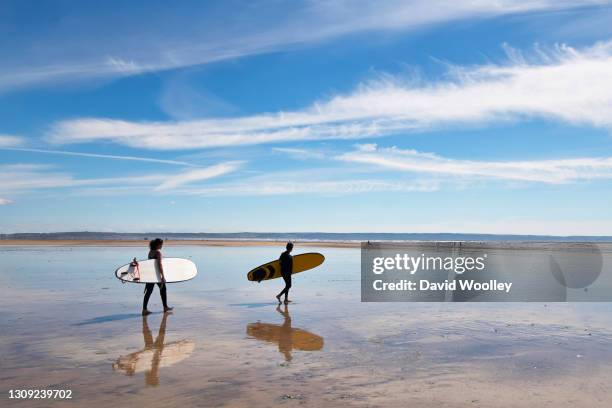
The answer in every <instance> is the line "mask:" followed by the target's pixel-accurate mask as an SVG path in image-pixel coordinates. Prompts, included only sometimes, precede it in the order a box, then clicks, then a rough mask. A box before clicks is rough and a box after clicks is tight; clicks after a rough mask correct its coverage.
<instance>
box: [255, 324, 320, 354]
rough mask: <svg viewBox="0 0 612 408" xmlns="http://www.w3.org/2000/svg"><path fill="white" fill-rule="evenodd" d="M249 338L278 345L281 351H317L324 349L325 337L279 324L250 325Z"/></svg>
mask: <svg viewBox="0 0 612 408" xmlns="http://www.w3.org/2000/svg"><path fill="white" fill-rule="evenodd" d="M247 336H249V337H253V338H255V339H257V340H262V341H267V342H269V343H276V344H278V346H279V349H281V351H284V350H285V349H287V350H288V351H291V350H302V351H317V350H321V349H322V348H323V337H321V336H317V335H316V334H313V333H310V332H308V331H306V330H302V329H295V328H292V327H290V326H289V327H285V326H284V325H278V324H270V323H260V322H257V323H250V324H249V325H248V326H247Z"/></svg>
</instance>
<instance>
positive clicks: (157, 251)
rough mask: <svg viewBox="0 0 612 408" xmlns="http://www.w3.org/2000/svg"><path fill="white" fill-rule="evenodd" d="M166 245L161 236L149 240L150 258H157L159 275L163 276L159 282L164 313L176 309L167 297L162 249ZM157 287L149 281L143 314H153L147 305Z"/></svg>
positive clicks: (146, 287) (143, 304)
mask: <svg viewBox="0 0 612 408" xmlns="http://www.w3.org/2000/svg"><path fill="white" fill-rule="evenodd" d="M163 245H164V241H163V240H162V239H160V238H155V239H154V240H152V241H151V242H149V257H148V258H149V259H155V260H156V264H157V268H158V270H159V275H160V277H161V282H160V283H158V284H157V286H159V294H160V295H161V299H162V303H163V304H164V313H166V312H169V311H170V310H172V309H174V308H172V307H170V306H168V299H167V297H166V279H165V278H164V267H163V265H162V253H161V249H162V246H163ZM154 288H155V284H154V283H147V284H146V286H145V291H144V300H143V302H142V315H143V316H146V315H148V314H151V312H150V311H149V310H148V309H147V305H148V304H149V298H150V297H151V293H153V289H154Z"/></svg>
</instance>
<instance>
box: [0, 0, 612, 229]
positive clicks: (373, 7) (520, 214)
mask: <svg viewBox="0 0 612 408" xmlns="http://www.w3.org/2000/svg"><path fill="white" fill-rule="evenodd" d="M611 3H612V2H611V1H588V0H585V1H573V0H556V1H553V0H495V1H486V0H472V1H450V0H444V1H443V0H408V1H399V0H389V1H385V0H383V1H359V0H353V1H345V0H340V1H333V0H309V1H286V2H285V1H278V0H275V1H272V0H270V1H232V0H230V1H227V0H226V1H218V2H215V1H208V2H201V1H193V2H190V1H183V2H179V3H178V4H170V3H168V2H161V1H142V2H138V1H132V2H119V1H116V2H115V1H107V2H90V1H59V0H57V1H7V0H3V1H2V3H1V4H0V39H1V40H0V54H1V55H2V58H1V59H0V233H12V232H54V231H83V230H89V231H116V232H155V231H166V232H242V231H254V232H300V231H303V232H433V233H435V232H461V233H498V234H544V235H612V212H611V211H610V207H611V206H610V204H611V203H612V138H611V135H612V25H611V24H610V21H612V4H611Z"/></svg>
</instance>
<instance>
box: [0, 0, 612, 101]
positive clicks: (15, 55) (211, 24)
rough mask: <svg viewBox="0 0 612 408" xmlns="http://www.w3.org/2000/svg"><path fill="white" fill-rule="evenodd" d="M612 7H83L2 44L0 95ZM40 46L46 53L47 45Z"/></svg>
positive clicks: (512, 3) (586, 1) (569, 0)
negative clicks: (371, 36) (341, 40)
mask: <svg viewBox="0 0 612 408" xmlns="http://www.w3.org/2000/svg"><path fill="white" fill-rule="evenodd" d="M607 3H609V2H608V1H605V0H557V1H555V0H535V1H534V0H478V1H469V2H461V1H446V0H411V1H402V0H386V1H365V0H363V1H349V0H338V1H333V2H329V1H295V2H289V3H287V4H282V3H278V2H268V1H256V2H248V3H247V4H243V3H238V4H235V3H234V2H231V1H226V2H220V4H218V5H211V4H205V3H202V4H201V5H200V7H191V8H189V9H184V8H182V7H179V8H177V7H174V8H172V10H169V9H168V8H167V6H164V5H161V6H159V5H155V4H151V5H148V6H147V11H146V16H147V18H146V19H143V18H142V16H143V11H142V10H141V9H139V8H138V7H135V6H133V5H132V4H128V3H126V4H124V5H120V6H117V7H115V8H114V9H112V10H105V13H102V14H101V13H99V12H98V11H97V9H95V8H91V7H89V8H87V7H85V5H82V6H79V5H78V4H74V5H72V6H71V8H70V10H68V11H69V14H68V15H67V16H65V18H57V19H54V20H53V23H52V24H50V25H49V26H46V25H40V24H38V20H36V19H32V23H31V24H36V25H29V24H27V23H28V22H29V21H27V20H26V21H24V24H20V25H19V26H17V28H16V29H15V30H16V31H15V33H14V34H13V36H12V38H13V40H14V41H11V42H8V43H6V44H4V45H3V46H0V52H1V53H2V55H3V56H4V57H5V58H4V61H3V67H2V68H1V69H0V91H2V90H10V89H15V88H19V87H24V86H31V85H34V84H41V83H48V82H57V81H69V82H74V81H76V80H79V79H90V78H112V77H122V76H128V75H135V74H139V73H143V72H152V71H160V70H167V69H175V68H181V67H186V66H193V65H200V64H206V63H210V62H215V61H220V60H225V59H229V58H237V57H242V56H246V55H253V54H261V53H266V52H272V51H279V50H288V49H292V48H295V47H300V46H304V45H306V44H312V43H317V42H321V41H325V40H329V39H333V38H336V37H339V36H342V35H347V34H351V33H358V32H364V31H381V30H384V31H397V30H407V29H416V28H419V27H423V26H428V25H431V24H439V23H444V22H447V21H454V20H462V19H470V18H483V17H493V16H500V15H506V14H512V13H527V12H542V11H547V10H559V9H568V8H575V7H581V6H589V5H601V4H607ZM68 11H67V10H65V9H59V8H58V9H54V8H53V6H49V10H48V12H49V13H50V14H52V15H53V14H54V13H56V14H58V15H59V16H60V17H61V16H62V13H67V12H68ZM7 15H8V16H11V15H12V14H11V13H7ZM262 16H265V18H262ZM0 23H2V21H1V20H0ZM107 27H113V30H111V31H109V30H107ZM312 27H316V28H317V29H316V30H313V29H312ZM100 32H104V33H105V35H103V36H101V35H100V34H99V33H100ZM41 43H42V44H44V45H45V46H44V49H41V48H40V47H39V46H38V44H41Z"/></svg>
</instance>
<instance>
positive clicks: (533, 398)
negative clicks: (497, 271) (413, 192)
mask: <svg viewBox="0 0 612 408" xmlns="http://www.w3.org/2000/svg"><path fill="white" fill-rule="evenodd" d="M280 250H281V249H275V248H272V247H245V248H239V247H194V246H189V247H168V248H165V250H164V254H165V255H166V256H176V257H185V258H191V259H192V260H193V261H194V262H195V263H196V264H197V265H198V268H199V271H200V274H199V275H198V277H197V278H196V279H195V280H193V281H190V282H185V283H179V284H172V285H169V286H168V296H169V302H170V304H171V305H173V306H175V307H176V309H175V311H174V312H173V313H172V314H170V315H167V316H165V317H164V315H163V314H161V313H159V311H160V310H161V304H160V299H159V294H158V291H157V289H155V292H154V293H153V295H152V297H151V302H150V309H151V310H153V311H155V312H158V313H154V314H153V315H151V316H149V317H147V318H142V317H141V316H140V314H139V311H140V307H141V301H142V290H143V286H142V285H136V284H121V283H120V282H119V281H118V280H117V279H116V278H115V277H114V276H113V271H114V269H115V268H116V267H117V266H119V265H121V264H123V263H126V262H128V261H129V260H130V259H131V258H132V257H133V256H139V257H143V256H145V255H146V252H147V251H146V249H145V248H143V249H142V250H140V251H139V250H137V249H135V248H64V247H55V248H49V247H44V248H42V247H21V248H18V247H4V248H0V256H1V257H2V265H0V279H2V283H3V289H2V296H1V297H0V307H2V310H3V313H2V314H0V328H1V332H2V335H1V338H0V353H1V355H2V363H1V367H2V370H1V371H0V391H1V392H2V400H3V403H2V405H3V406H13V405H15V406H64V405H69V406H84V405H85V404H92V406H109V407H111V406H126V405H128V404H136V403H137V404H142V405H145V404H146V405H147V406H151V407H156V406H203V407H210V406H277V405H282V406H293V405H296V406H298V405H299V406H317V407H318V406H398V407H399V406H402V407H403V406H407V404H409V405H410V406H457V407H459V406H466V405H469V406H485V407H487V406H511V407H515V406H516V407H522V406H525V407H528V406H548V405H550V406H589V407H596V406H602V407H603V406H608V403H609V401H610V400H611V399H612V387H611V386H610V385H609V378H610V374H611V371H612V369H611V367H612V366H611V364H610V363H612V347H611V346H612V313H611V312H612V305H611V304H608V303H582V304H577V303H574V304H572V303H552V304H543V303H534V304H523V303H487V304H474V303H467V304H466V303H462V304H458V303H452V304H444V303H361V302H360V253H359V249H330V248H306V247H299V248H296V250H295V251H294V252H296V253H301V252H309V251H318V252H322V253H324V254H325V256H326V262H325V263H324V264H323V265H322V266H321V267H320V268H317V269H315V270H313V271H309V272H305V273H303V274H299V275H296V276H295V278H294V287H293V289H292V298H293V300H294V301H295V303H293V304H290V305H289V306H288V307H287V308H285V307H284V306H281V307H280V308H279V307H277V305H276V303H275V302H274V295H275V294H276V293H277V292H278V291H279V290H280V289H281V287H282V282H280V281H278V280H276V281H269V282H262V283H260V284H258V283H254V282H248V281H247V280H246V277H245V275H246V272H247V271H248V270H249V269H251V268H252V267H254V266H257V265H258V264H261V263H263V262H266V261H268V260H270V259H274V258H276V257H277V256H278V254H279V253H280ZM94 259H95V260H96V262H95V264H93V263H92V260H94ZM49 388H53V389H71V390H72V391H73V398H72V400H66V401H48V400H29V401H18V400H11V401H9V400H8V390H9V389H49ZM5 403H8V405H7V404H5Z"/></svg>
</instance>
